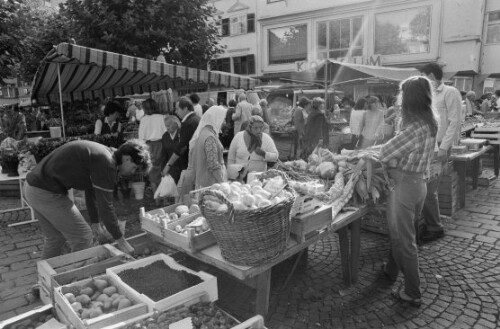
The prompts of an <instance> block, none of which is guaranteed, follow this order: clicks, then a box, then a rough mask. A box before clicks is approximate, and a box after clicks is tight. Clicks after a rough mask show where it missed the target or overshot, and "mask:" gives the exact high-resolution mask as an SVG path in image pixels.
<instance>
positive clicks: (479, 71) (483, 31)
mask: <svg viewBox="0 0 500 329" xmlns="http://www.w3.org/2000/svg"><path fill="white" fill-rule="evenodd" d="M486 7H487V0H483V4H482V8H483V10H484V12H483V21H482V23H483V27H482V29H481V40H480V41H479V42H480V44H479V58H478V60H477V63H478V65H477V76H478V77H480V76H481V74H482V72H483V70H482V66H483V57H484V56H483V53H484V43H485V40H484V37H485V35H486V19H487V17H486V15H488V11H487V10H486ZM475 78H476V77H473V78H472V86H473V87H478V86H475V85H474V83H475V82H476V79H475ZM483 86H484V80H483ZM474 89H476V88H474ZM483 90H484V88H483ZM483 90H481V94H482V93H483Z"/></svg>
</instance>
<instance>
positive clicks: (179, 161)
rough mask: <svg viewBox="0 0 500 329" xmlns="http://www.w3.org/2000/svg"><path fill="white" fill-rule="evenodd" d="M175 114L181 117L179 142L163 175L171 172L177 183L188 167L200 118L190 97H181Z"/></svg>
mask: <svg viewBox="0 0 500 329" xmlns="http://www.w3.org/2000/svg"><path fill="white" fill-rule="evenodd" d="M175 114H177V116H178V117H179V118H180V119H181V132H180V135H179V144H178V145H177V148H176V149H175V150H174V154H172V156H171V157H170V159H168V161H167V164H166V165H165V167H164V168H163V170H162V174H163V176H166V175H167V174H170V176H172V178H173V179H174V181H175V183H178V182H179V178H180V175H181V172H182V171H183V170H185V169H186V168H187V167H188V156H189V141H190V140H191V137H193V134H194V132H195V131H196V128H197V127H198V123H199V122H200V118H199V117H198V116H197V115H196V114H195V113H194V107H193V103H192V102H191V100H190V99H189V98H188V97H181V98H180V99H179V102H177V108H176V110H175Z"/></svg>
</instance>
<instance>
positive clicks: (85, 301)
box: [75, 294, 90, 306]
mask: <svg viewBox="0 0 500 329" xmlns="http://www.w3.org/2000/svg"><path fill="white" fill-rule="evenodd" d="M75 300H76V301H77V302H79V303H80V304H82V306H85V305H88V304H90V297H89V296H88V295H84V294H81V295H78V296H76V298H75Z"/></svg>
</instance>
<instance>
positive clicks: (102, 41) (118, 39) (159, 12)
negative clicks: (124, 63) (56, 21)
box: [60, 0, 221, 67]
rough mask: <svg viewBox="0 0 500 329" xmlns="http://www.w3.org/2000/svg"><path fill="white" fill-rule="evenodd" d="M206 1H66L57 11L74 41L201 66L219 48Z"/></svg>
mask: <svg viewBox="0 0 500 329" xmlns="http://www.w3.org/2000/svg"><path fill="white" fill-rule="evenodd" d="M213 14H214V8H213V7H210V6H207V0H189V1H185V0H68V1H66V3H65V4H63V5H62V6H61V10H60V16H61V17H64V19H65V20H66V21H67V22H69V26H68V27H69V30H70V31H71V32H72V34H73V36H74V38H75V39H76V42H77V44H80V45H84V46H88V47H94V48H99V49H103V50H108V51H112V52H117V53H122V54H127V55H131V56H137V57H144V58H149V59H153V58H155V57H156V56H158V55H159V53H160V51H164V56H165V59H166V61H167V62H169V63H179V64H182V65H186V66H191V67H200V66H201V67H203V66H204V65H206V63H207V62H208V61H209V60H210V59H211V58H212V57H213V56H214V55H215V54H217V53H220V52H221V48H220V46H218V44H217V42H218V40H219V36H218V32H217V29H216V27H215V24H213V23H209V22H210V20H211V18H212V15H213Z"/></svg>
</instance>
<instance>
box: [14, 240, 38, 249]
mask: <svg viewBox="0 0 500 329" xmlns="http://www.w3.org/2000/svg"><path fill="white" fill-rule="evenodd" d="M41 244H43V240H42V239H35V240H30V241H24V242H18V243H16V248H25V247H29V246H38V245H41Z"/></svg>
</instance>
